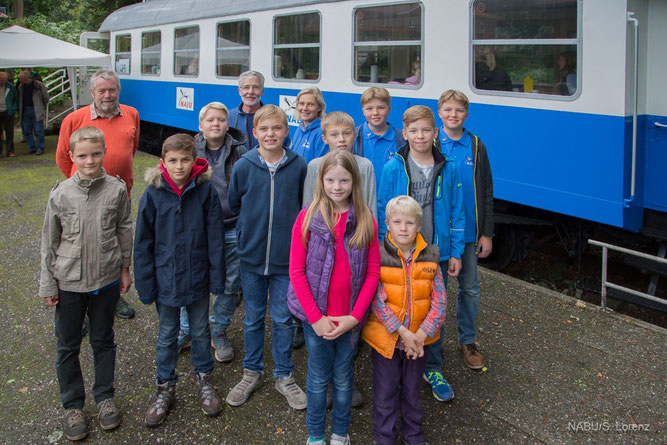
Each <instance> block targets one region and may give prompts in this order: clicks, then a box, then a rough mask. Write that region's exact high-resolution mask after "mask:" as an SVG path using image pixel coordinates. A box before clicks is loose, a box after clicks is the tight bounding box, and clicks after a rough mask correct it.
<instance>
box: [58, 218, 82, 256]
mask: <svg viewBox="0 0 667 445" xmlns="http://www.w3.org/2000/svg"><path fill="white" fill-rule="evenodd" d="M60 226H61V227H62V231H63V232H62V233H63V238H64V239H66V240H67V241H70V242H74V241H76V239H77V238H78V237H79V233H80V232H81V225H80V222H79V214H78V213H75V212H73V213H63V214H62V215H60ZM80 251H81V249H79V252H80ZM79 256H80V255H79Z"/></svg>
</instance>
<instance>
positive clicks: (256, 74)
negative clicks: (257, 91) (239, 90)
mask: <svg viewBox="0 0 667 445" xmlns="http://www.w3.org/2000/svg"><path fill="white" fill-rule="evenodd" d="M253 78H254V79H257V80H259V86H261V87H262V88H264V76H263V75H262V73H260V72H259V71H245V72H243V73H241V75H240V76H239V86H242V85H243V81H245V80H246V79H253Z"/></svg>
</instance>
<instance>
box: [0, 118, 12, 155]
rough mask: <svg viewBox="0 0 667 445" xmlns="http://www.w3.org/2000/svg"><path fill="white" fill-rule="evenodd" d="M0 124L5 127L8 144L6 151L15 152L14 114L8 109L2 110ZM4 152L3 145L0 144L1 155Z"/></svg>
mask: <svg viewBox="0 0 667 445" xmlns="http://www.w3.org/2000/svg"><path fill="white" fill-rule="evenodd" d="M0 125H2V128H4V129H5V141H6V142H5V144H6V145H7V151H6V153H7V154H9V153H14V115H13V114H9V113H7V112H6V111H0ZM1 154H2V146H0V155H1Z"/></svg>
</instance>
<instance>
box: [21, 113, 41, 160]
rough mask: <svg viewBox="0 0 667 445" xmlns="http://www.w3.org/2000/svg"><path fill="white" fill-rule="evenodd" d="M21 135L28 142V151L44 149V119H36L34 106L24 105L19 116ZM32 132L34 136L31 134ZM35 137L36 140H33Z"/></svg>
mask: <svg viewBox="0 0 667 445" xmlns="http://www.w3.org/2000/svg"><path fill="white" fill-rule="evenodd" d="M21 129H22V130H23V137H24V138H25V140H26V142H27V143H28V151H29V152H31V153H32V152H33V151H37V150H44V121H38V120H37V115H35V107H24V108H23V114H22V116H21ZM33 132H34V136H33ZM35 137H36V138H37V142H35Z"/></svg>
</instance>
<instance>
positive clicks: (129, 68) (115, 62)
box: [113, 32, 132, 76]
mask: <svg viewBox="0 0 667 445" xmlns="http://www.w3.org/2000/svg"><path fill="white" fill-rule="evenodd" d="M122 37H127V38H128V39H129V40H130V45H129V47H130V50H129V51H118V39H119V38H122ZM113 49H114V58H113V70H114V72H115V73H116V74H118V75H119V76H129V75H131V74H132V34H130V33H129V32H128V33H123V34H116V35H115V36H114V39H113ZM122 55H127V60H128V62H127V73H122V72H120V71H118V56H122Z"/></svg>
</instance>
